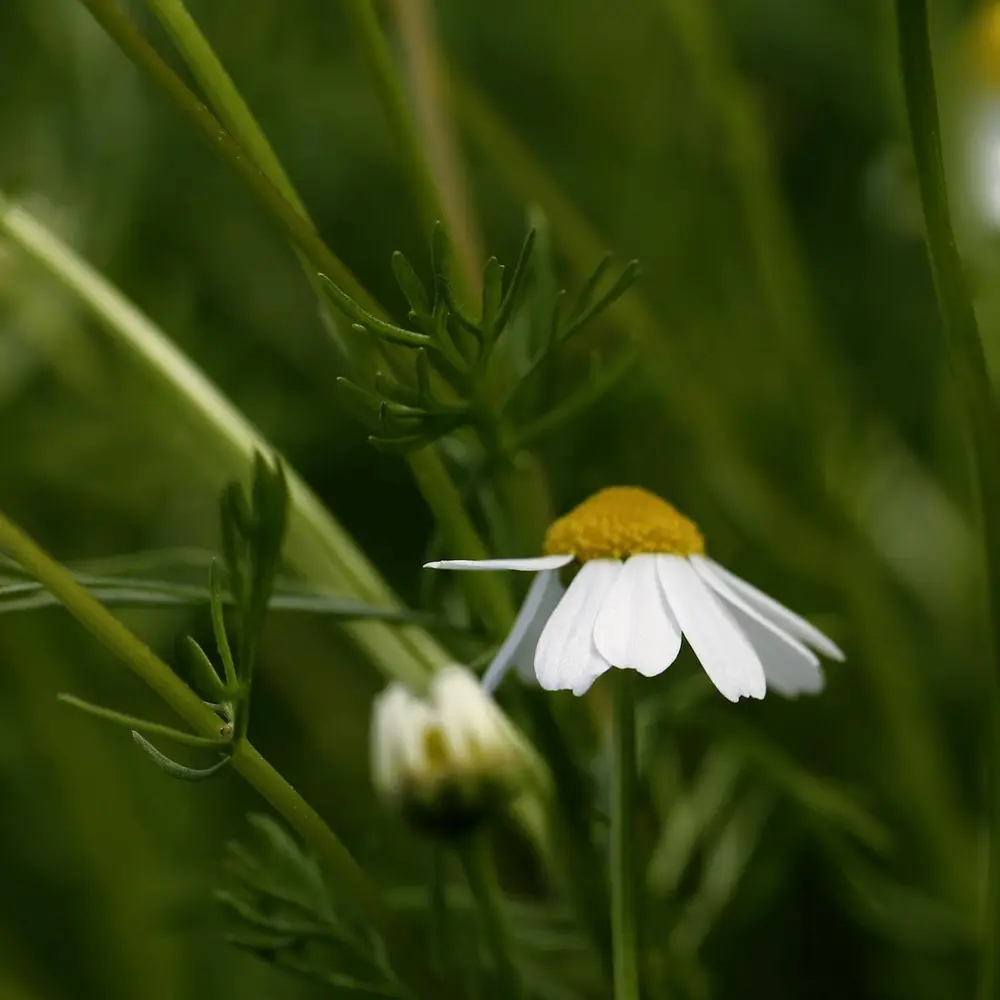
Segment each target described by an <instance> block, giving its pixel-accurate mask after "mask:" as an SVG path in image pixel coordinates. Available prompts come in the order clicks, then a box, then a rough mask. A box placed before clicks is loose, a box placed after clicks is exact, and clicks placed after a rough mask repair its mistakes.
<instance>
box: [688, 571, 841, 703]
mask: <svg viewBox="0 0 1000 1000" xmlns="http://www.w3.org/2000/svg"><path fill="white" fill-rule="evenodd" d="M690 562H691V563H692V565H693V566H694V568H695V569H696V570H697V571H698V575H699V576H700V577H701V578H702V579H703V580H704V581H705V583H707V584H708V585H709V587H711V588H712V590H714V591H715V592H716V593H717V594H718V595H719V596H720V597H722V598H723V599H724V600H725V601H726V605H727V606H728V607H729V610H730V612H731V613H732V614H733V616H734V617H735V618H736V623H737V624H738V625H739V626H740V628H741V629H742V630H743V632H744V633H745V634H746V636H747V638H748V639H749V640H750V642H751V644H752V645H753V647H754V649H756V650H757V655H758V656H759V657H760V660H761V663H762V664H763V666H764V676H765V677H766V678H767V683H768V686H769V687H774V689H775V690H776V691H779V692H780V693H781V694H784V695H788V696H795V695H798V694H802V693H804V692H809V693H815V692H817V691H821V690H822V689H823V671H822V670H821V669H820V666H819V658H818V657H817V656H816V654H815V653H814V652H813V651H812V650H811V649H807V648H806V647H805V646H804V645H803V644H802V643H801V642H799V640H798V639H796V638H794V637H793V636H790V635H789V634H788V633H787V632H785V631H784V630H783V629H781V628H780V627H779V626H778V625H776V624H775V623H774V621H772V620H771V619H770V618H768V617H767V616H766V615H764V614H762V613H761V612H760V611H759V610H758V609H757V608H756V607H754V605H753V604H751V603H750V602H749V601H748V600H746V598H744V597H743V596H742V595H741V594H740V593H739V592H738V591H737V590H735V589H734V588H733V587H731V586H730V585H729V583H728V582H727V581H726V580H725V578H723V577H722V576H721V575H720V574H719V573H717V572H716V571H715V568H714V567H713V566H712V564H711V563H710V562H709V561H708V560H707V559H706V558H705V557H704V556H697V555H694V556H691V557H690Z"/></svg>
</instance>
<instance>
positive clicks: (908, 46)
mask: <svg viewBox="0 0 1000 1000" xmlns="http://www.w3.org/2000/svg"><path fill="white" fill-rule="evenodd" d="M896 18H897V29H898V41H899V56H900V69H901V72H902V79H903V91H904V94H905V97H906V110H907V116H908V119H909V124H910V138H911V142H912V145H913V158H914V162H915V164H916V169H917V180H918V184H919V188H920V200H921V203H922V205H923V211H924V223H925V232H926V239H927V250H928V254H929V256H930V262H931V270H932V272H933V274H934V287H935V289H936V291H937V298H938V308H939V310H940V313H941V319H942V322H943V326H944V329H945V334H946V337H947V342H948V349H949V354H950V357H951V364H952V368H953V370H954V374H955V380H956V382H957V383H958V388H959V391H960V393H961V395H962V398H963V399H964V400H965V406H966V418H967V423H968V433H969V436H970V438H971V443H972V454H973V466H974V469H973V473H974V478H975V481H976V487H977V493H978V506H979V516H980V518H981V523H982V532H983V542H984V549H985V551H984V559H985V564H986V585H987V598H988V607H989V615H990V624H991V628H990V630H989V634H988V638H987V641H986V642H985V644H984V651H983V652H984V665H985V667H986V669H987V671H988V679H989V685H990V689H991V697H992V710H991V713H990V724H991V727H992V732H991V743H992V771H993V774H992V803H991V809H992V823H991V836H990V860H989V870H990V875H989V883H988V902H987V911H986V927H985V932H984V934H983V938H982V966H981V980H980V997H981V998H982V1000H993V998H995V997H997V996H1000V978H998V976H997V951H998V948H997V933H998V931H1000V673H998V663H997V651H998V649H1000V450H998V449H997V438H998V431H1000V421H998V411H997V401H996V398H995V396H994V394H993V388H992V384H991V382H990V378H989V372H988V369H987V367H986V359H985V356H984V354H983V346H982V340H981V338H980V334H979V327H978V324H977V321H976V314H975V309H974V307H973V304H972V298H971V296H970V294H969V287H968V283H967V281H966V276H965V272H964V269H963V267H962V259H961V257H960V256H959V252H958V247H957V245H956V242H955V234H954V231H953V229H952V223H951V211H950V208H949V205H948V188H947V183H946V178H945V170H944V156H943V153H942V148H941V128H940V123H939V121H938V110H937V94H936V91H935V84H934V66H933V60H932V55H931V43H930V26H929V23H928V14H927V4H926V0H896Z"/></svg>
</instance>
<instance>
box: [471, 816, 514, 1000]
mask: <svg viewBox="0 0 1000 1000" xmlns="http://www.w3.org/2000/svg"><path fill="white" fill-rule="evenodd" d="M458 855H459V857H460V858H461V861H462V867H463V868H464V869H465V877H466V880H467V881H468V883H469V889H470V890H471V891H472V895H473V897H474V898H475V900H476V903H477V905H478V906H479V914H480V918H481V920H482V925H483V934H484V936H485V937H486V942H487V945H488V946H489V949H490V951H491V953H492V955H493V962H494V965H495V966H496V972H497V981H498V985H499V987H500V989H499V995H500V996H501V997H503V998H504V1000H517V998H518V997H520V996H522V995H523V992H524V991H523V990H522V988H521V980H520V977H519V976H518V974H517V969H516V968H515V967H514V963H513V961H512V960H511V956H510V942H509V940H508V935H507V923H506V920H505V918H504V913H503V893H502V892H501V889H500V884H499V882H498V881H497V876H496V870H495V868H494V865H493V859H492V857H491V856H490V850H489V843H488V842H487V840H486V836H485V834H482V833H479V834H475V835H473V837H472V839H471V840H470V841H469V842H468V843H466V844H464V845H463V846H462V847H460V848H459V849H458Z"/></svg>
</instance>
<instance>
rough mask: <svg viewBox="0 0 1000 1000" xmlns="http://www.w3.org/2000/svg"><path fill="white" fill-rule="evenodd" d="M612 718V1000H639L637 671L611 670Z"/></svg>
mask: <svg viewBox="0 0 1000 1000" xmlns="http://www.w3.org/2000/svg"><path fill="white" fill-rule="evenodd" d="M612 673H613V674H614V677H613V678H612V680H613V682H614V710H613V713H612V723H611V950H612V966H613V971H614V1000H639V997H640V987H639V906H640V899H639V891H638V884H637V875H638V872H637V868H636V844H635V809H636V795H635V789H636V781H637V779H636V742H635V671H634V670H629V669H625V670H614V671H612Z"/></svg>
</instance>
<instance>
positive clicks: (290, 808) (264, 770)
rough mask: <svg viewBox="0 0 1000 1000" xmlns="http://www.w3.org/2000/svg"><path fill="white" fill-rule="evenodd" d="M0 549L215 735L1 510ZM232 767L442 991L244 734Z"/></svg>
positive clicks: (392, 948)
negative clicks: (278, 814)
mask: <svg viewBox="0 0 1000 1000" xmlns="http://www.w3.org/2000/svg"><path fill="white" fill-rule="evenodd" d="M0 550H3V551H4V552H6V553H8V554H9V555H10V556H11V557H12V558H13V559H14V560H15V561H16V562H18V563H19V564H20V565H21V566H22V568H23V569H24V570H25V571H26V572H28V573H30V574H31V575H32V576H33V577H34V578H35V579H36V580H38V582H39V583H41V584H43V585H44V586H45V587H46V588H47V589H48V590H49V591H51V593H52V594H53V595H54V596H55V597H57V598H58V599H59V600H60V601H61V602H62V603H63V604H64V605H65V607H66V609H67V610H68V611H69V612H70V614H72V615H73V617H74V618H76V619H77V621H79V622H80V623H81V624H82V625H83V626H84V627H85V628H86V629H87V630H88V631H89V632H90V633H91V634H92V635H93V636H94V637H95V638H96V639H97V640H98V641H99V642H101V643H102V644H103V645H104V646H105V647H106V648H107V649H109V650H110V651H111V652H112V653H114V654H115V655H116V656H118V657H119V658H120V659H121V660H123V661H124V662H125V663H126V664H127V665H128V666H129V667H130V668H131V669H132V671H133V672H134V673H135V674H137V675H138V676H139V677H140V678H141V679H142V680H143V681H145V683H146V684H148V685H149V687H151V688H152V689H153V690H154V691H155V692H156V693H157V694H158V695H159V696H160V697H161V698H162V699H163V700H164V701H165V702H166V703H167V704H168V705H169V706H170V707H171V708H172V709H173V710H174V711H175V712H176V713H177V714H178V715H179V716H180V717H181V718H182V719H184V720H185V721H186V722H187V723H188V724H189V725H190V726H191V727H192V728H193V729H194V730H195V731H196V732H197V733H199V734H200V735H201V736H203V737H206V738H213V737H217V736H218V733H219V717H218V716H217V715H216V714H215V713H214V712H212V711H211V710H210V709H209V708H207V707H206V706H205V705H204V703H203V702H202V701H201V700H200V699H199V698H198V696H197V695H196V694H195V693H194V692H193V691H192V690H191V689H190V688H189V687H188V686H187V685H186V684H185V683H184V682H183V681H182V680H181V679H180V678H179V677H178V676H177V675H176V674H175V673H174V672H173V671H172V670H171V669H170V667H168V666H167V664H165V663H164V662H163V661H162V660H161V659H160V658H159V657H158V656H157V655H156V654H155V653H154V652H153V651H152V650H151V649H150V648H149V647H148V646H147V645H146V644H145V643H143V642H142V641H141V640H139V639H138V638H137V637H136V636H134V635H133V634H132V633H131V632H130V631H129V630H128V629H127V628H126V627H125V626H124V625H123V624H122V623H121V622H120V621H119V620H118V619H117V618H115V617H114V615H112V614H111V613H110V612H109V611H107V610H106V609H105V608H104V607H103V606H102V605H101V604H99V603H98V602H97V601H96V600H95V599H94V598H93V597H92V596H91V595H90V593H89V592H88V591H87V590H86V589H85V588H84V587H81V586H80V584H78V583H77V582H76V580H74V579H73V576H72V574H71V573H70V572H69V571H68V570H67V569H65V568H64V567H62V566H60V565H59V563H57V562H56V561H55V560H54V559H53V558H52V557H51V556H49V555H48V553H47V552H45V551H44V550H43V549H42V548H41V547H39V546H38V545H37V544H36V543H35V542H34V541H33V540H32V539H31V538H30V537H29V536H28V535H27V534H25V533H24V531H22V530H21V529H20V528H19V527H18V526H17V525H16V524H14V523H13V522H12V521H10V520H9V519H8V518H7V517H6V516H5V515H4V514H3V513H0ZM233 766H234V767H235V768H236V770H237V771H238V772H239V773H240V774H241V775H242V776H243V777H244V778H245V779H246V780H247V782H249V784H251V785H252V786H253V787H254V788H255V789H256V790H257V791H258V792H259V793H260V794H261V795H262V796H263V797H264V798H265V799H267V801H268V802H270V803H271V805H272V806H273V807H274V808H275V809H276V810H277V811H278V812H279V813H280V814H281V815H282V816H284V818H285V819H286V820H287V821H288V823H289V825H290V826H291V827H292V828H293V829H295V831H296V832H297V833H298V834H299V835H300V836H301V837H302V838H303V840H305V841H306V843H308V844H309V846H310V847H311V848H312V849H313V850H314V851H315V852H316V854H317V855H318V856H319V857H320V858H321V859H322V861H323V862H324V864H325V867H326V869H327V871H328V872H329V873H330V875H331V876H332V877H333V878H334V879H335V881H336V883H337V885H338V888H340V889H341V890H343V891H344V892H345V893H346V894H349V895H350V896H351V897H352V898H353V899H354V900H355V901H356V902H357V904H358V905H359V906H360V907H361V909H362V910H363V912H364V913H365V915H366V917H367V918H368V920H369V921H371V923H372V926H373V927H374V928H375V929H376V930H377V931H378V933H379V934H380V935H381V937H382V939H383V941H384V943H385V946H386V949H387V951H388V953H389V956H390V961H391V962H392V964H393V968H394V969H395V971H396V973H397V974H398V975H399V977H400V979H401V980H403V981H404V982H405V983H406V984H407V986H409V987H410V988H411V989H412V990H413V992H414V993H415V994H416V995H418V996H420V997H423V998H426V1000H431V998H436V997H438V996H442V995H445V994H443V993H441V992H440V991H441V990H442V989H443V986H442V984H440V983H439V982H437V980H436V977H435V976H434V974H433V973H432V972H431V970H430V968H429V967H428V966H427V964H426V963H425V962H424V960H423V957H422V956H421V954H420V952H419V950H417V948H416V947H415V946H414V944H413V942H412V941H411V940H410V937H409V934H408V933H407V932H406V931H405V930H404V929H403V928H402V927H401V926H400V925H399V924H398V922H397V920H396V917H395V915H394V914H393V913H392V911H391V910H390V909H389V907H388V906H387V904H386V903H385V901H384V900H383V898H382V896H381V894H380V893H379V890H378V889H377V887H376V886H375V884H374V883H373V882H372V881H371V880H370V879H369V878H368V876H367V875H366V874H365V872H364V870H363V869H362V868H361V867H360V865H358V863H357V861H355V860H354V858H353V857H352V856H351V854H350V853H349V851H348V850H347V848H346V847H345V846H344V845H343V844H342V843H341V841H340V839H339V838H338V837H337V835H336V834H335V833H334V832H333V831H332V830H331V829H330V828H329V827H328V826H327V825H326V823H325V822H324V821H323V819H322V818H321V817H320V815H319V813H317V812H316V810H315V809H313V808H312V806H310V805H309V804H308V803H307V802H306V801H305V799H303V798H302V796H301V795H299V793H298V792H297V791H296V790H295V789H294V788H293V787H292V786H291V785H290V784H289V783H288V782H287V781H286V780H285V779H284V778H283V777H282V776H281V775H280V774H279V773H278V772H277V771H276V770H275V769H274V768H273V767H272V766H271V765H270V764H269V763H268V762H267V761H266V760H265V759H264V758H263V757H262V756H261V755H260V753H259V752H258V751H257V750H256V749H255V748H254V747H253V746H252V745H251V744H250V743H249V741H247V740H243V741H241V742H240V743H239V744H237V745H236V746H235V748H234V753H233Z"/></svg>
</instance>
